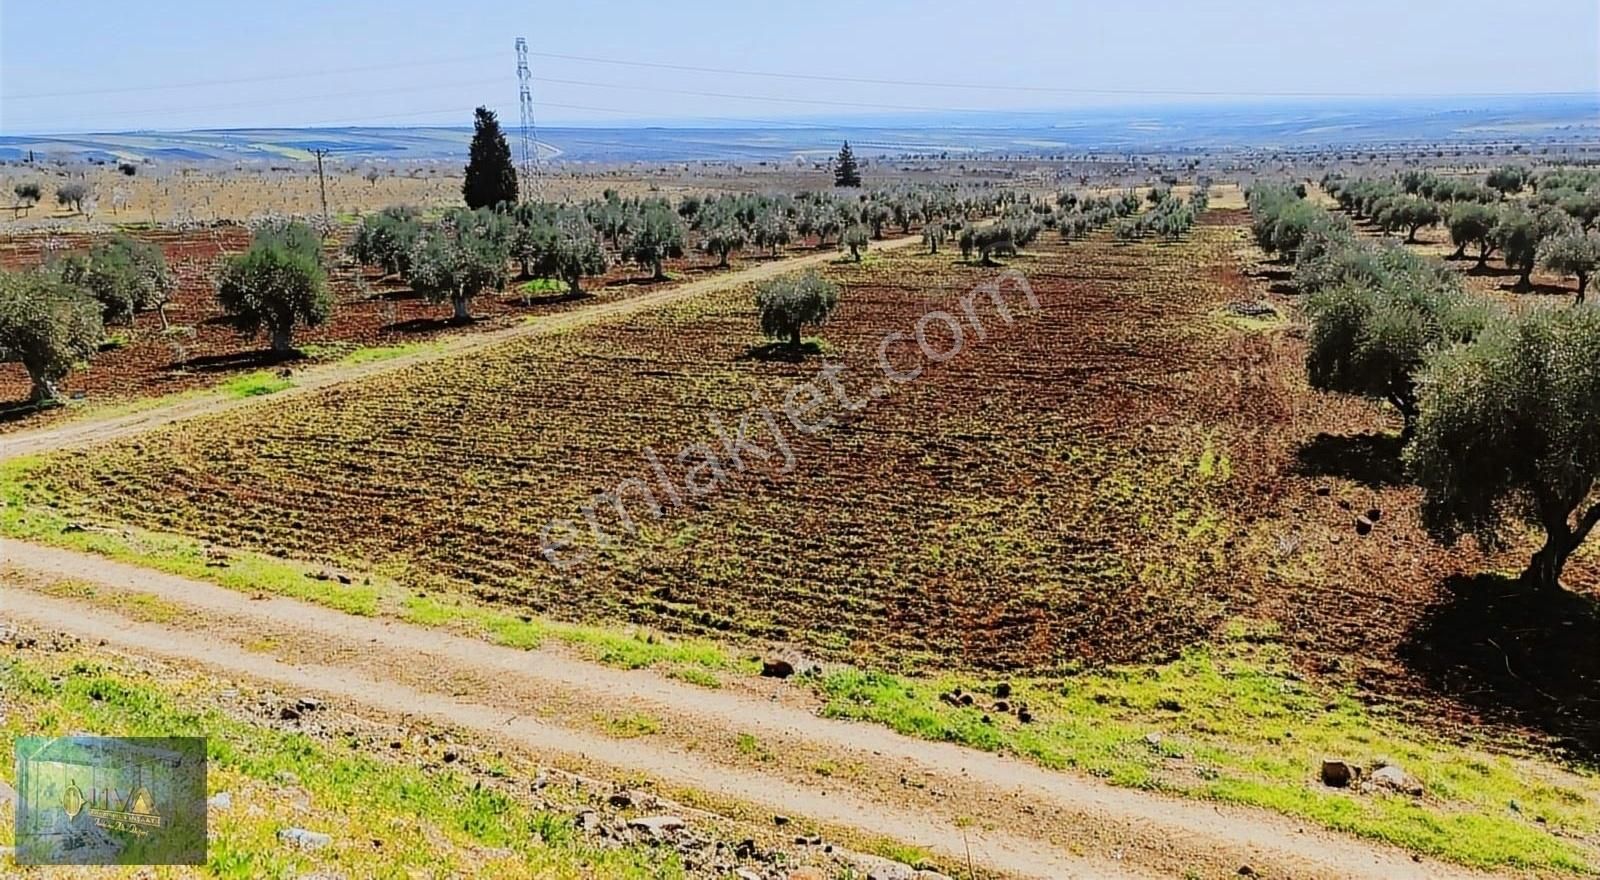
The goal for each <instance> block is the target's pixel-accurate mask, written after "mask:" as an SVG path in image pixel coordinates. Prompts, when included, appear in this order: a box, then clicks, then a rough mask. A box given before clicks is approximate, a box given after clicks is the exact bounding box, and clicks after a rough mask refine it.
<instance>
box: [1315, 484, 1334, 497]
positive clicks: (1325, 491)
mask: <svg viewBox="0 0 1600 880" xmlns="http://www.w3.org/2000/svg"><path fill="white" fill-rule="evenodd" d="M1316 492H1317V494H1318V495H1320V496H1322V497H1323V498H1326V497H1328V496H1329V495H1332V494H1333V487H1332V486H1318V487H1317V489H1316Z"/></svg>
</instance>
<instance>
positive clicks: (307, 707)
mask: <svg viewBox="0 0 1600 880" xmlns="http://www.w3.org/2000/svg"><path fill="white" fill-rule="evenodd" d="M294 707H295V708H296V709H299V710H300V711H302V712H315V711H317V710H318V709H321V708H322V701H321V700H319V699H317V698H316V697H301V698H300V699H298V700H295V701H294Z"/></svg>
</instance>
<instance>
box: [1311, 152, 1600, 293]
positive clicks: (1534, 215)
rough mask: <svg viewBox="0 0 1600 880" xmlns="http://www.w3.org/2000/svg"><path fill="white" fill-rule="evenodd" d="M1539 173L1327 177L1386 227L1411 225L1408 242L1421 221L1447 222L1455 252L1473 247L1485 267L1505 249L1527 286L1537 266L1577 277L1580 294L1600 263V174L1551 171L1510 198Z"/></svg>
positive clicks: (1347, 205) (1361, 212) (1354, 206)
mask: <svg viewBox="0 0 1600 880" xmlns="http://www.w3.org/2000/svg"><path fill="white" fill-rule="evenodd" d="M1539 179H1540V178H1534V177H1533V176H1532V174H1531V172H1528V171H1527V170H1526V169H1519V168H1516V167H1514V166H1511V167H1507V168H1502V169H1498V170H1497V171H1495V172H1491V173H1490V175H1489V181H1488V185H1487V186H1479V185H1474V184H1467V183H1463V182H1461V181H1459V180H1455V181H1454V182H1451V181H1452V179H1450V178H1439V177H1437V176H1434V175H1428V174H1419V173H1418V172H1408V173H1407V174H1405V175H1402V176H1401V177H1399V178H1397V179H1395V180H1374V179H1365V178H1363V179H1357V180H1345V179H1342V178H1339V177H1334V176H1329V177H1325V178H1324V179H1323V182H1322V185H1323V188H1324V189H1325V190H1326V191H1327V192H1328V193H1329V194H1330V195H1332V196H1333V197H1334V199H1335V200H1336V201H1337V202H1338V203H1339V205H1340V207H1341V208H1343V209H1344V210H1346V211H1347V212H1349V213H1350V214H1351V215H1352V216H1354V217H1356V218H1357V219H1368V220H1371V221H1372V222H1373V223H1374V224H1375V225H1377V226H1378V227H1380V228H1382V229H1384V230H1386V231H1398V230H1401V229H1404V230H1406V232H1407V235H1406V241H1407V242H1414V241H1416V236H1417V232H1418V231H1419V230H1420V229H1422V228H1424V227H1428V226H1434V225H1437V224H1440V223H1443V224H1444V226H1445V228H1446V229H1447V230H1448V232H1449V235H1450V242H1451V244H1453V245H1455V248H1456V250H1455V252H1454V253H1453V254H1451V258H1452V259H1465V258H1466V250H1467V248H1468V247H1472V248H1474V249H1476V251H1477V262H1478V267H1479V268H1480V269H1481V268H1483V267H1485V266H1487V264H1488V260H1489V257H1490V256H1492V255H1494V254H1495V253H1496V252H1498V253H1499V254H1500V255H1501V257H1502V259H1503V260H1504V262H1505V265H1506V267H1507V268H1509V269H1511V270H1513V271H1515V272H1517V274H1518V281H1517V288H1518V289H1520V290H1529V289H1532V287H1533V280H1532V275H1533V271H1534V269H1535V268H1540V267H1542V268H1544V269H1545V270H1546V271H1549V272H1552V273H1554V274H1556V275H1560V276H1566V277H1572V278H1574V279H1575V280H1576V282H1577V284H1576V293H1577V298H1578V300H1579V301H1580V302H1581V301H1582V300H1583V299H1584V296H1585V292H1586V289H1587V287H1588V282H1589V279H1590V278H1591V277H1592V276H1593V275H1594V274H1595V272H1596V271H1597V270H1600V232H1597V231H1596V229H1595V228H1594V227H1595V223H1596V218H1597V217H1600V178H1596V177H1591V176H1589V175H1588V174H1587V173H1583V172H1552V173H1550V174H1548V175H1546V178H1543V179H1542V180H1543V184H1542V186H1540V189H1539V191H1538V193H1537V194H1536V196H1535V197H1533V198H1531V199H1514V198H1510V196H1512V195H1514V194H1515V193H1517V192H1520V191H1521V189H1522V187H1523V186H1524V185H1528V184H1529V183H1530V182H1531V181H1534V180H1539ZM1513 184H1514V185H1513ZM1580 187H1582V188H1580ZM1435 199H1439V200H1440V201H1435Z"/></svg>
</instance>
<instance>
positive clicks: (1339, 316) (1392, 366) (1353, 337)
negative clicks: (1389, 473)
mask: <svg viewBox="0 0 1600 880" xmlns="http://www.w3.org/2000/svg"><path fill="white" fill-rule="evenodd" d="M1306 314H1307V317H1308V318H1309V321H1310V328H1309V331H1308V333H1307V340H1306V341H1307V346H1306V373H1307V375H1308V377H1309V379H1310V382H1311V387H1313V388H1317V389H1321V390H1324V391H1338V392H1342V393H1345V394H1357V395H1361V396H1363V397H1370V398H1373V399H1375V400H1384V401H1388V402H1389V403H1390V404H1392V405H1393V406H1394V408H1395V409H1396V410H1397V411H1399V413H1400V416H1401V418H1402V420H1403V423H1404V427H1403V429H1402V432H1401V436H1402V437H1403V438H1406V439H1410V437H1411V435H1412V433H1413V432H1414V431H1415V430H1416V424H1417V390H1416V374H1417V372H1418V370H1419V369H1421V367H1422V365H1423V362H1424V361H1425V360H1426V359H1427V357H1428V356H1429V355H1430V354H1432V353H1433V352H1435V351H1439V350H1441V349H1444V348H1448V347H1450V346H1452V345H1455V344H1458V343H1462V342H1468V341H1470V340H1471V339H1472V338H1474V337H1475V336H1476V335H1477V334H1478V332H1479V331H1481V330H1482V328H1483V325H1484V323H1485V322H1486V321H1487V320H1488V312H1487V310H1486V307H1485V306H1484V305H1482V304H1481V303H1479V302H1478V301H1477V300H1475V299H1474V298H1472V297H1470V296H1468V295H1466V294H1463V293H1461V292H1460V291H1458V290H1452V289H1449V288H1446V287H1442V286H1438V285H1429V284H1416V283H1412V282H1411V280H1410V279H1406V278H1397V279H1392V280H1391V281H1390V283H1389V285H1388V286H1385V287H1372V286H1367V285H1363V284H1360V283H1353V282H1347V283H1344V284H1340V285H1338V286H1335V287H1331V288H1328V289H1325V290H1320V291H1318V292H1316V293H1314V294H1312V295H1311V296H1310V297H1309V298H1308V300H1307V302H1306Z"/></svg>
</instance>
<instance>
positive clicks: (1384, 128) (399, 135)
mask: <svg viewBox="0 0 1600 880" xmlns="http://www.w3.org/2000/svg"><path fill="white" fill-rule="evenodd" d="M538 135H539V142H540V145H541V147H540V149H541V152H542V155H543V157H544V158H545V160H546V161H557V162H631V161H647V162H649V161H653V162H683V161H695V160H767V161H791V160H793V159H795V158H797V157H800V158H817V159H820V158H823V157H825V156H827V155H829V154H831V153H832V152H833V151H834V150H836V149H837V148H838V145H839V142H840V141H842V140H846V139H848V140H849V141H850V142H851V143H852V144H853V145H855V146H856V149H857V151H858V152H859V153H862V154H864V155H867V156H876V155H880V154H887V155H904V154H910V153H943V154H949V155H952V156H964V155H979V154H996V153H1005V154H1059V153H1072V152H1083V151H1089V150H1095V151H1106V150H1128V151H1166V150H1185V149H1194V148H1199V147H1206V148H1238V149H1250V148H1295V147H1308V146H1319V145H1329V146H1344V145H1359V144H1377V143H1419V142H1420V143H1436V142H1485V141H1515V142H1522V143H1540V142H1565V143H1570V142H1575V141H1576V142H1590V141H1600V97H1596V96H1574V97H1547V98H1537V99H1531V98H1530V99H1516V100H1513V99H1494V100H1487V99H1486V100H1478V101H1472V102H1462V101H1455V102H1449V103H1447V102H1443V101H1431V102H1430V101H1408V102H1382V103H1372V102H1369V103H1363V104H1328V103H1322V104H1287V103H1281V104H1260V105H1249V106H1240V105H1215V106H1197V105H1184V106H1175V107H1164V108H1163V107H1143V108H1119V109H1093V110H1075V111H1061V112H1054V113H982V114H958V115H940V116H928V115H899V116H879V117H871V118H866V117H855V118H851V119H818V120H811V121H796V122H794V123H793V124H785V125H770V126H759V127H758V126H752V127H745V128H739V127H733V128H730V127H713V126H700V125H695V124H693V123H692V122H691V123H684V122H678V123H674V124H671V125H667V124H662V125H654V124H639V125H632V126H626V127H610V128H596V127H554V128H552V127H541V128H540V129H539V132H538ZM470 136H471V129H470V128H468V127H419V128H392V127H351V128H303V129H295V128H265V129H218V130H196V131H162V132H109V133H93V134H62V135H0V159H9V160H16V159H22V158H26V157H27V156H28V154H29V152H30V151H32V152H33V154H34V155H35V156H36V157H38V158H49V159H64V160H91V159H92V160H100V161H119V160H127V161H143V160H145V159H149V160H152V161H158V162H159V161H184V162H204V161H220V162H251V163H272V162H292V161H307V160H309V159H311V153H310V152H309V151H311V150H313V149H318V148H321V149H327V150H329V151H330V152H331V153H334V154H336V155H338V156H339V157H341V158H342V159H344V160H346V161H350V160H358V161H366V160H385V159H387V160H395V161H416V160H451V161H457V160H460V159H461V158H462V157H463V156H465V155H466V149H467V141H468V139H469V138H470Z"/></svg>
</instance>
